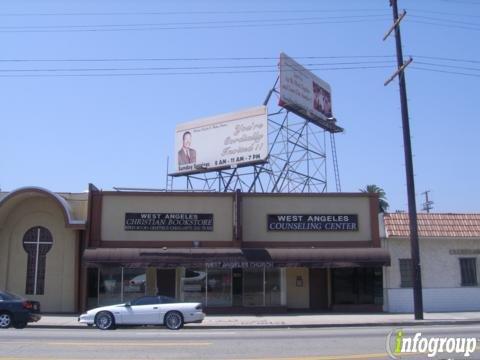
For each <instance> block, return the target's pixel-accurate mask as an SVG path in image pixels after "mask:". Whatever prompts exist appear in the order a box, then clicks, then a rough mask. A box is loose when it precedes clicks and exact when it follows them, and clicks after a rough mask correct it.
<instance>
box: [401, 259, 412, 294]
mask: <svg viewBox="0 0 480 360" xmlns="http://www.w3.org/2000/svg"><path fill="white" fill-rule="evenodd" d="M398 265H399V267H400V287H402V288H411V287H413V265H412V259H398Z"/></svg>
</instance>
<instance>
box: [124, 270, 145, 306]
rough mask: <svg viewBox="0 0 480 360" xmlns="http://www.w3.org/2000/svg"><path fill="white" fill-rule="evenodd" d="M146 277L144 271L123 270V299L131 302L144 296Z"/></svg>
mask: <svg viewBox="0 0 480 360" xmlns="http://www.w3.org/2000/svg"><path fill="white" fill-rule="evenodd" d="M146 284H147V275H146V271H145V269H128V268H124V269H123V299H122V302H127V301H131V300H133V299H136V298H138V297H140V296H144V295H145V288H146Z"/></svg>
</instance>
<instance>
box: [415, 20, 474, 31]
mask: <svg viewBox="0 0 480 360" xmlns="http://www.w3.org/2000/svg"><path fill="white" fill-rule="evenodd" d="M410 22H412V23H416V24H423V25H434V26H442V27H447V28H457V29H465V30H474V31H480V27H478V28H476V27H469V26H461V25H454V24H442V23H432V22H428V21H421V20H410Z"/></svg>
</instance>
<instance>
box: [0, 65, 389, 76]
mask: <svg viewBox="0 0 480 360" xmlns="http://www.w3.org/2000/svg"><path fill="white" fill-rule="evenodd" d="M389 67H391V66H390V65H379V66H351V67H331V68H316V69H307V70H310V71H317V70H322V71H336V70H359V69H384V68H389ZM277 72H278V70H245V71H205V72H154V73H152V72H150V73H104V74H15V75H0V77H2V78H14V77H25V78H26V77H121V76H171V75H175V76H176V75H219V74H257V73H277Z"/></svg>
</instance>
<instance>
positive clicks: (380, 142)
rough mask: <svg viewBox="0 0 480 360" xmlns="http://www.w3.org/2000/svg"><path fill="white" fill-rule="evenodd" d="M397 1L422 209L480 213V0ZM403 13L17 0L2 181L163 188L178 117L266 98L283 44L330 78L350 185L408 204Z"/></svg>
mask: <svg viewBox="0 0 480 360" xmlns="http://www.w3.org/2000/svg"><path fill="white" fill-rule="evenodd" d="M399 7H400V9H406V10H407V17H406V18H405V20H404V21H403V22H402V37H403V42H404V55H405V57H407V56H409V55H411V56H412V57H413V59H414V62H413V64H412V65H410V66H409V68H408V71H407V75H406V79H407V92H408V98H409V108H410V120H411V132H412V145H413V152H414V169H415V175H416V176H415V181H416V192H417V204H418V206H417V207H418V208H421V203H422V202H423V200H424V198H423V196H422V195H421V193H422V192H423V191H425V190H430V191H431V193H430V197H431V199H432V200H433V201H434V202H435V204H434V211H438V212H480V191H479V190H478V184H479V183H480V160H479V157H480V147H479V139H478V138H479V133H480V125H479V120H480V116H479V115H480V110H479V102H480V96H479V91H478V86H479V84H480V45H479V44H480V41H479V40H480V0H448V1H447V0H422V1H418V0H399ZM391 19H392V15H391V8H390V6H389V1H388V0H342V1H326V0H315V1H309V0H296V1H291V0H289V1H286V0H275V1H273V0H264V1H258V0H256V1H253V0H245V1H221V0H209V1H201V0H195V1H194V0H188V1H178V0H177V1H153V0H145V1H127V0H102V1H99V0H97V1H94V0H83V1H64V0H62V1H61V0H4V1H2V2H0V23H1V26H0V44H1V52H0V78H1V79H0V83H1V86H0V188H1V189H2V190H4V191H5V190H6V191H10V190H14V189H16V188H18V187H22V186H29V185H32V186H41V187H45V188H48V189H50V190H52V191H68V192H81V191H84V190H85V189H86V188H87V186H88V183H90V182H91V183H93V184H95V185H96V186H97V187H99V188H102V189H111V188H112V187H114V186H121V187H148V188H163V187H165V179H166V170H167V157H168V156H170V159H173V156H174V150H175V149H174V130H175V125H176V124H178V123H181V122H186V121H191V120H194V119H196V118H202V117H207V116H212V115H216V114H221V113H225V112H231V111H236V110H239V109H242V108H246V107H251V106H256V105H260V104H261V103H262V102H263V100H264V98H265V95H266V93H267V92H268V90H269V88H270V87H271V86H272V85H273V83H274V81H275V79H276V76H277V73H276V71H277V70H276V64H277V62H278V60H277V59H278V56H279V54H280V52H282V51H284V52H285V53H287V54H288V55H289V56H291V57H293V58H295V59H296V60H297V61H298V62H300V63H302V64H304V65H305V66H306V67H307V68H310V69H315V70H313V72H314V73H315V74H316V75H317V76H319V77H320V78H322V79H324V80H325V81H327V82H328V83H329V84H330V85H331V87H332V93H333V95H332V96H333V99H332V100H333V109H334V114H335V116H336V118H337V119H338V121H339V125H341V126H343V127H344V128H345V129H346V131H345V133H344V134H341V135H337V137H336V143H337V154H338V158H339V167H340V177H341V183H342V190H343V191H358V189H359V188H363V187H365V186H366V185H367V184H377V185H378V186H380V187H382V188H384V189H385V191H386V193H387V197H388V201H389V203H390V206H391V208H390V210H392V211H393V210H397V209H398V210H405V209H407V200H406V199H407V196H406V185H405V184H406V181H405V170H404V157H403V156H404V155H403V140H402V128H401V115H400V100H399V92H398V82H397V81H395V82H393V83H391V84H390V85H389V86H387V87H385V86H384V85H383V83H384V81H385V80H386V79H387V78H388V77H389V76H390V75H391V74H392V73H393V72H394V70H395V66H396V65H395V57H394V55H395V43H394V40H393V37H392V38H390V39H388V40H387V41H382V37H383V35H384V34H385V32H386V31H387V29H388V28H389V27H390V24H391V22H392V20H391ZM255 58H256V59H255ZM169 59H175V60H169ZM47 60H48V61H47ZM66 60H68V61H66ZM87 60H88V61H87ZM259 66H261V67H259ZM258 70H261V71H258ZM266 70H268V71H266ZM328 156H329V154H328ZM328 161H329V162H330V161H331V158H330V157H329V159H328ZM171 162H172V160H171ZM170 168H172V164H170ZM334 188H335V186H334V181H333V177H332V176H330V177H329V190H333V189H334Z"/></svg>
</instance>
